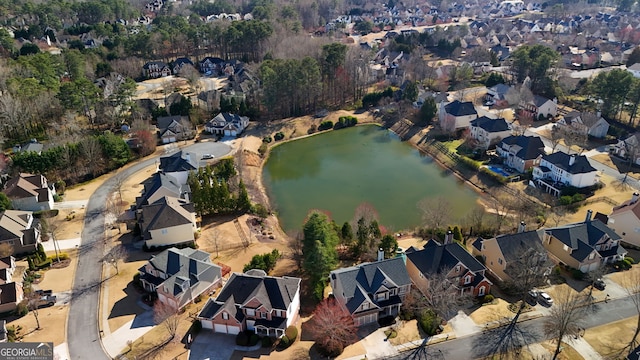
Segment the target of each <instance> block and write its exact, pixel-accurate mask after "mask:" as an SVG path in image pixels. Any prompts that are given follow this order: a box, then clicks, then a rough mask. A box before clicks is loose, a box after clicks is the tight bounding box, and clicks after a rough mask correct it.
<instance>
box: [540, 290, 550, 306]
mask: <svg viewBox="0 0 640 360" xmlns="http://www.w3.org/2000/svg"><path fill="white" fill-rule="evenodd" d="M538 301H539V302H541V303H545V304H547V305H553V299H552V298H551V296H549V294H547V293H546V292H544V291H543V292H539V293H538Z"/></svg>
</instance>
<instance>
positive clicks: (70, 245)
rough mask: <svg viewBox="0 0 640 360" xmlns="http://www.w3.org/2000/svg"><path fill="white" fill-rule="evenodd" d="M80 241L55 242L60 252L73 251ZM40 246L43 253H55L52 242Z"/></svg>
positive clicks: (75, 239)
mask: <svg viewBox="0 0 640 360" xmlns="http://www.w3.org/2000/svg"><path fill="white" fill-rule="evenodd" d="M81 241H82V239H81V238H74V239H66V240H56V242H57V243H58V247H59V248H60V250H68V249H75V248H77V247H79V246H80V244H81ZM42 246H43V247H44V251H55V250H56V249H54V242H53V240H49V241H43V242H42Z"/></svg>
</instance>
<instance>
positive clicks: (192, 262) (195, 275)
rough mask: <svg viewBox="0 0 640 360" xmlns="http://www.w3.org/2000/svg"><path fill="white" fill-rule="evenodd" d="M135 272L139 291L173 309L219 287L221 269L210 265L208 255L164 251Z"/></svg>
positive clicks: (185, 250) (199, 251)
mask: <svg viewBox="0 0 640 360" xmlns="http://www.w3.org/2000/svg"><path fill="white" fill-rule="evenodd" d="M138 272H139V273H140V282H141V283H142V287H143V288H144V289H145V290H147V291H149V292H156V293H157V294H158V300H159V301H160V302H162V303H163V304H167V305H169V306H171V307H173V308H175V309H181V308H183V307H184V306H185V305H187V304H189V303H190V302H191V301H193V300H194V299H195V298H197V297H198V296H200V295H201V294H205V293H206V294H208V293H210V292H212V291H213V289H214V288H216V287H220V286H221V285H222V284H221V283H222V268H221V267H220V266H218V265H216V264H213V263H212V262H211V258H210V255H209V253H207V252H204V251H202V250H195V249H191V248H184V249H176V248H170V249H167V250H165V251H163V252H161V253H159V254H158V255H155V256H153V257H152V258H151V259H150V260H149V262H147V263H146V264H145V265H144V266H142V267H141V268H140V269H138Z"/></svg>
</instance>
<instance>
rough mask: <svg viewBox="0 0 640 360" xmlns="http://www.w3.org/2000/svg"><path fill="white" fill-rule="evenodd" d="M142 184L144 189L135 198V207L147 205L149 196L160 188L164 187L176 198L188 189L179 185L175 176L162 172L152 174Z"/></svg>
mask: <svg viewBox="0 0 640 360" xmlns="http://www.w3.org/2000/svg"><path fill="white" fill-rule="evenodd" d="M143 186H144V191H143V193H142V195H141V196H140V197H138V198H136V206H137V207H140V206H143V205H149V198H151V197H152V196H153V195H154V194H155V193H156V192H157V191H158V190H160V189H161V188H164V189H166V190H167V192H168V193H170V194H171V195H173V196H174V197H176V198H180V197H182V196H181V195H182V193H183V192H184V191H187V190H188V189H187V187H186V186H181V185H180V183H179V182H178V180H177V179H176V178H175V177H173V176H171V175H168V174H164V173H155V174H153V175H152V176H151V178H149V179H147V180H146V181H145V182H144V185H143ZM166 195H169V194H166Z"/></svg>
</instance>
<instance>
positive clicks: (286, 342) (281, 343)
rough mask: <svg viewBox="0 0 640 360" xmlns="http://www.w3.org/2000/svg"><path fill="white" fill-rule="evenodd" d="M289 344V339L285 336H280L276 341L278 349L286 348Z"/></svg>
mask: <svg viewBox="0 0 640 360" xmlns="http://www.w3.org/2000/svg"><path fill="white" fill-rule="evenodd" d="M289 345H291V341H290V340H289V338H288V337H286V336H283V337H281V338H280V341H278V347H279V348H280V349H286V348H288V347H289Z"/></svg>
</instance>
